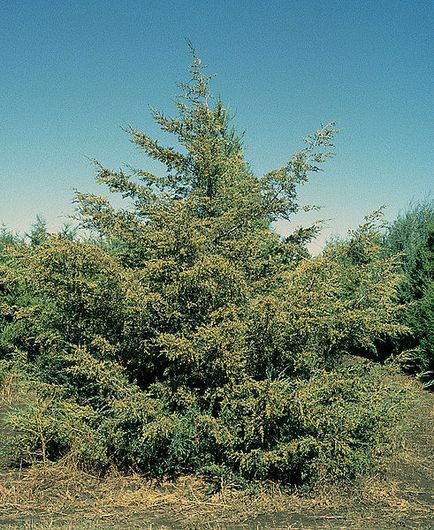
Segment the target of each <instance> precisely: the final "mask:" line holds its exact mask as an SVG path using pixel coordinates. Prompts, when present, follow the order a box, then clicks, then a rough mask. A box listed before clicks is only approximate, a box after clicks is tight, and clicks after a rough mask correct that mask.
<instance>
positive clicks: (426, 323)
mask: <svg viewBox="0 0 434 530" xmlns="http://www.w3.org/2000/svg"><path fill="white" fill-rule="evenodd" d="M383 244H384V249H385V253H386V254H387V255H392V254H394V253H395V254H398V255H399V258H400V264H401V268H402V271H403V279H402V282H401V284H400V286H399V296H400V300H401V301H402V302H403V303H405V304H407V308H406V310H405V312H404V313H403V318H402V320H403V323H404V324H405V325H407V326H408V327H409V328H410V329H411V332H412V333H411V335H410V336H408V337H406V338H404V339H403V340H400V341H398V342H396V341H395V342H393V343H392V344H391V350H392V353H394V354H395V355H396V354H399V353H400V352H401V351H403V350H404V351H405V350H407V352H408V353H411V355H404V356H402V357H403V359H404V360H405V363H406V368H407V369H410V370H411V371H416V372H418V373H419V374H422V377H423V379H424V380H425V382H426V384H427V386H430V385H432V384H433V382H434V201H433V200H426V201H424V202H421V203H419V204H415V205H412V206H410V207H409V208H408V209H407V211H406V212H405V213H403V214H401V215H400V216H399V217H398V218H397V219H396V220H395V221H394V222H393V223H392V224H391V226H390V227H389V229H388V231H387V233H386V236H385V239H384V243H383ZM386 353H390V350H389V351H387V350H386Z"/></svg>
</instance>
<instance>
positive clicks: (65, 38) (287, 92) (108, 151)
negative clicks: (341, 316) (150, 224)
mask: <svg viewBox="0 0 434 530" xmlns="http://www.w3.org/2000/svg"><path fill="white" fill-rule="evenodd" d="M433 27H434V2H433V1H432V0H427V1H423V0H412V1H408V0H405V1H401V0H387V1H384V0H383V1H381V0H375V1H371V0H364V1H360V0H357V1H353V0H340V1H336V0H327V1H323V0H302V1H301V0H300V1H295V0H286V1H276V0H269V1H257V0H250V1H244V0H239V1H234V0H232V1H223V0H216V1H208V2H205V1H193V0H179V1H170V0H167V1H161V0H160V1H154V0H150V1H148V0H141V1H139V0H119V1H116V2H115V1H102V0H94V1H92V0H86V1H84V0H75V1H67V0H63V1H59V0H51V1H41V0H26V1H23V0H13V1H10V2H6V1H3V2H0V81H1V82H0V134H1V142H0V184H1V188H0V189H1V191H0V223H1V222H4V223H5V224H6V225H7V226H8V227H10V228H11V229H13V230H14V231H20V232H23V231H26V230H28V228H29V226H30V224H31V223H32V222H33V221H34V218H35V216H36V215H37V214H41V215H43V216H44V217H46V219H47V221H48V226H49V229H50V230H51V231H53V230H56V229H57V228H59V226H60V225H61V224H62V223H63V221H64V220H65V218H66V216H67V215H68V214H71V213H72V212H73V206H72V199H73V189H74V188H77V189H79V190H80V191H98V190H99V187H98V186H97V185H96V184H95V182H94V173H93V169H92V167H91V165H90V163H89V158H96V159H98V160H99V161H100V162H102V163H104V164H105V165H107V166H109V167H114V168H118V167H120V166H121V165H122V164H124V163H132V164H135V165H137V166H139V165H140V166H143V167H149V166H147V161H146V159H145V158H144V156H143V155H142V154H141V153H140V152H138V151H137V150H136V149H135V148H134V147H133V146H132V145H131V144H130V143H129V140H128V137H127V135H126V134H125V133H123V132H122V130H121V126H125V125H126V124H128V123H132V124H133V125H134V126H136V127H137V128H139V129H142V130H144V131H146V132H148V133H151V134H157V135H158V130H157V129H156V126H155V125H154V124H153V123H152V120H151V118H150V115H149V106H154V107H157V108H160V109H162V110H165V111H166V112H167V113H168V114H170V113H171V111H173V110H174V105H173V99H174V96H175V95H176V94H177V93H178V92H179V90H178V88H177V86H176V84H177V83H178V82H180V81H184V80H187V76H188V74H187V66H188V64H189V61H190V57H189V54H188V50H187V46H186V43H185V40H186V39H190V40H191V41H192V42H193V43H194V45H195V47H196V48H197V51H198V53H199V55H200V56H201V57H202V58H203V61H204V62H205V63H206V64H208V65H209V71H210V72H211V73H216V74H217V76H216V78H215V79H214V83H213V87H214V92H215V93H216V94H217V95H219V96H221V98H222V99H223V101H224V102H225V103H226V104H227V105H228V106H229V107H230V108H231V109H232V110H233V111H234V113H235V122H234V123H235V124H236V125H237V126H238V127H239V129H241V130H245V131H246V135H245V151H246V157H247V159H248V160H249V161H250V163H251V166H252V168H253V169H254V170H255V171H256V172H258V173H260V174H261V173H264V172H266V171H267V170H269V169H272V168H275V167H279V166H281V165H283V164H284V163H285V162H286V161H287V160H288V159H289V158H290V156H291V153H292V152H293V151H295V150H296V149H298V148H299V147H301V146H302V138H303V137H304V136H305V135H306V134H309V133H310V132H312V131H313V130H315V129H316V128H317V127H318V126H319V125H320V123H321V122H328V121H331V120H334V121H336V122H337V124H338V126H339V127H340V128H341V129H342V132H341V133H340V134H339V137H338V139H337V142H336V144H337V145H336V152H337V156H336V157H335V158H334V159H333V160H331V161H330V162H329V163H328V164H327V167H326V170H325V171H324V172H323V173H321V174H318V175H315V176H314V177H313V178H312V180H311V182H310V183H309V184H308V185H307V186H306V187H305V188H303V190H302V193H301V196H302V198H303V199H304V200H305V201H306V202H309V203H312V202H314V203H316V204H319V205H321V206H322V207H323V208H322V211H320V212H319V213H316V215H315V217H322V218H326V219H330V220H329V221H328V224H327V228H326V229H325V230H324V234H323V236H322V238H321V239H320V241H319V243H318V245H320V243H321V241H322V240H324V239H325V238H326V237H329V236H330V235H331V234H345V232H346V230H347V229H348V228H352V227H355V226H356V225H357V224H358V223H359V222H360V221H361V220H362V219H363V217H364V215H366V214H367V213H369V212H370V211H372V210H373V209H375V208H377V207H378V206H380V205H382V204H386V205H389V208H388V209H387V211H386V214H387V217H388V218H389V219H393V218H394V217H395V216H396V214H397V213H398V212H399V211H400V210H402V209H404V208H405V207H406V205H407V204H408V203H409V201H410V200H419V199H423V198H424V197H426V196H427V195H429V194H430V193H431V191H432V188H433V182H434V163H433V162H434V155H433V143H434V142H433V140H434V120H433V117H434V116H433V108H434V105H433V103H434V82H433V81H434V75H433V65H434V45H433V38H432V32H433ZM298 221H299V220H296V222H298Z"/></svg>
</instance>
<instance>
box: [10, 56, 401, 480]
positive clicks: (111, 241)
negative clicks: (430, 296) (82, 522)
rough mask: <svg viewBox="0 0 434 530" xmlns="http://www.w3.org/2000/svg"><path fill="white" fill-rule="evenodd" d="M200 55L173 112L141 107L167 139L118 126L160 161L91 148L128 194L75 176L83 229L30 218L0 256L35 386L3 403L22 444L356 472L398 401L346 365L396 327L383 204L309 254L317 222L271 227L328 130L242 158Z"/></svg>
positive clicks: (278, 476) (227, 464)
mask: <svg viewBox="0 0 434 530" xmlns="http://www.w3.org/2000/svg"><path fill="white" fill-rule="evenodd" d="M193 57H194V62H193V66H192V69H191V76H192V79H191V82H190V83H187V84H184V85H182V90H183V92H182V95H181V96H180V97H179V99H178V100H177V108H178V111H179V116H178V117H176V118H168V117H166V116H165V115H164V114H162V113H160V112H158V111H153V115H154V118H155V120H156V121H157V123H158V124H159V125H160V127H161V128H162V130H163V131H164V132H166V133H171V134H172V135H174V136H175V138H176V139H177V140H178V143H179V146H180V148H179V150H175V148H173V147H164V146H163V145H161V144H160V143H159V142H157V141H156V140H154V139H152V138H151V137H149V136H148V135H146V134H145V133H142V132H140V131H138V130H136V129H135V128H133V127H128V128H127V132H128V133H129V134H130V137H131V140H132V142H133V143H134V144H136V145H137V146H138V147H139V148H140V149H141V150H142V151H143V152H144V153H145V154H146V155H148V156H149V157H151V158H153V159H155V160H157V161H159V162H161V163H163V164H164V165H165V166H166V168H167V171H166V173H165V174H164V175H163V176H157V175H154V174H152V173H150V172H147V171H143V170H139V169H132V168H129V169H128V171H126V170H123V169H122V170H119V171H112V170H110V169H107V168H105V167H104V166H103V165H102V164H100V163H97V162H95V165H96V168H97V179H98V181H99V182H101V183H103V184H106V185H107V186H108V188H109V190H110V191H112V192H116V193H120V194H122V196H123V197H124V198H125V200H126V204H125V207H124V208H121V209H115V208H114V207H113V206H112V205H111V204H110V202H109V200H108V199H107V198H105V197H100V196H96V195H90V194H82V193H78V194H77V198H76V200H77V205H78V213H79V217H80V219H81V223H82V226H83V227H85V228H87V229H89V230H91V232H92V234H93V240H92V241H82V240H80V239H77V238H76V237H75V236H74V235H71V233H70V232H69V231H66V232H65V231H64V232H63V233H60V234H58V235H50V236H47V234H46V232H45V229H44V231H43V232H44V237H39V236H40V235H41V234H42V225H41V226H39V225H40V224H41V223H39V224H38V227H37V230H36V228H35V229H34V231H33V232H35V237H33V238H31V242H30V244H20V245H17V247H16V248H14V250H13V252H12V251H11V252H10V253H9V258H8V264H7V266H6V267H5V269H4V276H3V277H2V278H3V279H2V281H3V283H4V284H5V285H6V284H7V282H12V284H13V285H16V290H15V291H14V293H15V294H14V296H15V300H11V301H9V302H8V303H7V307H8V311H9V314H10V319H11V322H10V327H9V328H8V329H10V330H13V336H11V338H10V341H9V343H10V344H11V347H10V350H9V357H11V358H15V359H20V362H21V363H22V365H23V366H24V367H25V368H24V369H25V370H26V371H27V377H28V378H29V380H31V381H32V382H33V383H32V384H33V385H34V397H33V398H32V399H31V400H30V402H29V403H27V404H26V405H25V406H24V407H22V408H21V409H20V410H18V411H16V413H15V414H12V415H11V416H10V418H9V420H8V421H9V424H10V425H11V426H13V428H14V430H15V432H16V436H17V440H18V445H17V447H21V448H22V449H23V450H22V451H21V453H20V458H21V460H23V461H25V462H29V463H30V462H32V461H33V460H34V459H35V458H36V457H39V458H42V460H43V461H47V460H52V459H56V458H60V457H64V458H73V459H74V460H75V461H77V462H79V463H80V464H81V465H84V466H91V467H93V468H96V469H99V470H105V469H107V468H108V467H110V466H112V465H116V466H118V467H119V468H123V469H131V468H133V469H137V470H139V471H141V472H144V473H147V474H149V475H151V476H156V475H176V474H179V473H201V474H206V475H208V476H210V477H211V478H212V479H213V480H215V481H216V483H219V484H222V483H227V484H229V483H230V484H237V485H238V486H243V485H245V484H246V483H247V482H249V481H256V480H261V481H263V480H275V481H279V482H282V483H284V484H291V485H311V484H315V483H317V482H318V481H323V480H327V479H343V478H345V477H347V478H351V477H354V476H356V475H357V474H358V473H361V472H364V471H365V470H366V469H367V468H368V467H369V466H370V465H371V463H372V459H373V456H374V455H375V452H376V451H377V450H378V447H379V446H381V444H382V440H383V438H385V437H387V435H389V436H390V435H391V432H392V431H391V428H390V425H391V424H393V421H394V416H393V410H396V411H399V410H401V408H400V406H401V405H400V403H401V402H400V399H399V397H398V396H395V393H394V392H393V389H391V388H386V387H384V386H383V384H382V378H383V374H384V373H385V372H384V371H382V370H381V369H379V368H374V367H372V366H371V365H363V366H361V367H350V368H348V367H345V364H344V361H345V358H346V356H347V355H348V354H350V353H354V352H360V351H372V352H375V347H376V344H377V343H378V341H380V340H387V339H390V340H391V339H393V338H395V337H397V336H399V335H400V334H401V333H403V332H404V331H405V328H404V327H403V326H401V325H400V324H399V323H398V320H397V315H398V312H399V309H400V308H399V305H398V304H397V302H396V288H397V285H398V281H399V277H398V275H397V271H396V261H395V260H394V258H387V257H383V256H382V255H381V253H380V246H379V240H380V238H379V235H378V230H377V228H376V220H375V218H370V219H368V220H367V222H366V224H365V225H362V227H360V229H359V230H357V231H355V232H354V233H353V234H351V235H350V237H349V239H348V241H345V242H341V243H339V244H338V245H335V246H333V247H330V248H329V249H328V250H327V251H326V252H325V253H324V254H323V255H322V256H319V257H315V258H312V257H310V256H309V253H308V251H307V249H306V244H307V242H308V241H309V240H310V239H311V238H312V237H314V235H315V233H316V230H317V228H316V226H315V225H314V226H312V227H307V228H305V229H300V230H297V231H296V232H294V233H293V234H292V235H291V236H289V237H287V238H285V239H282V238H279V237H278V236H277V235H276V234H275V233H274V232H273V231H272V229H271V223H272V222H273V221H275V220H276V219H278V218H286V219H290V218H291V216H292V215H293V214H294V213H296V212H297V211H299V210H300V208H301V206H300V205H299V204H298V201H297V188H298V186H299V185H301V184H303V183H305V182H306V181H307V179H308V176H309V174H311V173H316V172H318V171H319V169H320V164H321V163H322V162H324V161H325V160H326V159H327V158H328V157H329V156H331V153H330V148H331V147H332V146H333V136H334V134H335V132H336V129H335V127H334V125H333V124H332V125H329V126H325V127H321V128H320V129H319V130H318V131H316V132H315V133H314V134H313V135H312V136H310V137H308V138H307V139H306V145H305V147H304V148H303V149H302V150H301V151H299V152H297V153H295V154H294V155H293V156H292V157H291V159H290V161H289V162H288V163H287V164H285V165H284V166H283V167H281V168H280V169H277V170H274V171H271V172H269V173H268V174H266V175H265V176H262V177H260V176H256V175H254V174H253V172H252V171H251V170H250V168H249V166H248V164H247V163H246V161H245V159H244V155H243V151H242V143H241V138H240V137H239V136H237V134H236V132H234V130H233V129H232V128H231V127H230V120H229V114H228V112H227V111H226V110H225V109H224V107H223V105H222V103H221V102H220V101H218V100H214V98H213V97H212V95H211V93H210V91H209V77H207V76H206V75H205V74H204V72H203V67H202V65H201V63H200V60H199V59H198V58H197V57H196V55H195V54H194V55H193ZM33 232H32V233H33ZM38 234H39V236H38V237H37V235H38ZM14 282H15V283H14ZM20 290H21V291H20ZM20 292H22V293H25V295H26V297H27V298H25V299H24V298H20V297H21V296H22V295H21V294H19V295H18V294H17V293H20ZM17 301H18V302H17ZM26 455H27V456H26Z"/></svg>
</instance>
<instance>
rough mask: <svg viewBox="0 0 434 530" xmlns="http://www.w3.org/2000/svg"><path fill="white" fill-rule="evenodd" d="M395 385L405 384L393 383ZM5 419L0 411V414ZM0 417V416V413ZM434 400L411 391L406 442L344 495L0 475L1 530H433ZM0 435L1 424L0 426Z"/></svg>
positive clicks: (341, 491) (49, 470)
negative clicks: (217, 490) (214, 491)
mask: <svg viewBox="0 0 434 530" xmlns="http://www.w3.org/2000/svg"><path fill="white" fill-rule="evenodd" d="M396 384H411V385H416V383H415V382H410V380H409V379H405V380H404V377H403V376H396ZM3 410H4V409H3ZM0 416H1V410H0ZM433 420H434V394H433V393H429V392H427V391H425V390H423V389H422V388H418V389H416V391H415V399H414V402H413V404H412V407H411V411H410V413H409V415H408V418H406V422H405V425H406V427H405V432H404V434H403V438H402V440H401V442H400V444H399V446H398V447H397V448H395V451H394V452H393V453H392V454H390V455H388V456H386V455H385V456H383V457H382V458H381V461H380V462H379V466H378V469H377V470H376V472H375V474H374V475H372V476H370V477H369V478H364V479H363V480H360V482H359V483H358V484H356V485H354V486H352V487H351V488H349V487H343V486H340V487H333V488H331V487H330V488H327V487H323V489H322V490H320V491H315V492H314V493H311V494H310V495H308V496H301V495H296V494H288V493H285V492H283V491H281V490H279V489H278V488H274V489H271V488H269V491H267V492H262V493H260V494H258V493H256V494H251V493H250V494H249V493H245V492H244V493H243V492H234V491H224V492H222V493H219V494H214V495H210V494H209V492H208V491H207V486H206V484H204V483H203V482H201V481H200V480H199V479H196V478H191V477H183V478H180V479H179V480H178V481H177V482H176V483H174V482H162V483H156V482H150V481H147V480H145V479H144V478H142V477H140V476H138V475H129V476H125V475H120V474H117V473H113V474H111V475H110V476H108V477H105V478H104V479H100V478H98V477H95V476H92V475H88V474H86V473H83V472H82V471H78V470H77V469H76V468H74V466H72V465H71V463H68V462H63V463H60V464H59V463H57V464H55V465H54V464H52V465H51V464H48V465H46V466H44V467H34V468H32V469H26V470H16V469H15V470H10V469H7V468H4V469H3V470H2V471H0V527H1V528H4V529H20V530H21V529H35V530H45V529H47V528H60V529H65V530H66V529H83V530H84V529H89V530H105V529H114V528H116V529H135V528H137V529H139V528H140V529H145V530H151V529H152V530H163V529H179V530H187V529H191V530H193V529H197V530H199V529H200V530H202V529H204V530H211V529H212V530H224V529H230V530H243V529H252V530H266V529H280V530H283V529H359V530H361V529H364V530H365V529H366V530H369V529H371V530H383V529H384V530H386V529H394V530H395V529H400V528H403V529H405V528H407V529H408V528H417V529H421V530H422V529H423V530H429V529H434V511H433V506H434V503H433V500H434V498H433V492H434V468H433V464H432V463H433V460H434V459H433V456H434V437H433V427H432V426H433V425H434V421H433ZM0 428H1V424H0Z"/></svg>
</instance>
